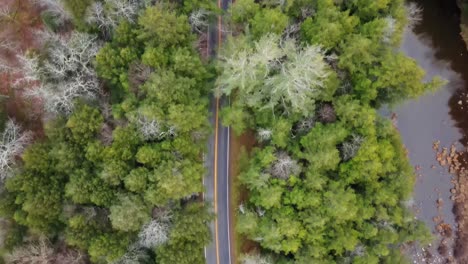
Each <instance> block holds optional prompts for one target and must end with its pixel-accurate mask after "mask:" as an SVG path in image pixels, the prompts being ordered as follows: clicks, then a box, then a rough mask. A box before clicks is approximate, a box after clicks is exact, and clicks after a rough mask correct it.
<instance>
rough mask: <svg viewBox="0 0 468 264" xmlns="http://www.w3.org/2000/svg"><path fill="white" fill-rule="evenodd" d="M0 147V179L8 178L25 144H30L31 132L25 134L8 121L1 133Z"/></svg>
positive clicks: (16, 125)
mask: <svg viewBox="0 0 468 264" xmlns="http://www.w3.org/2000/svg"><path fill="white" fill-rule="evenodd" d="M1 139H2V141H1V143H0V144H1V145H0V179H1V180H4V179H5V178H7V177H8V176H10V174H11V171H12V167H11V166H12V165H13V164H14V163H15V159H16V157H17V156H18V155H20V154H21V153H22V152H23V150H24V148H25V147H26V145H27V144H29V143H30V142H31V139H32V134H31V132H27V131H26V132H25V131H23V130H22V129H21V127H20V126H19V125H18V124H16V123H15V122H14V121H13V120H11V119H10V120H8V121H7V123H6V125H5V130H4V131H3V133H2V138H1Z"/></svg>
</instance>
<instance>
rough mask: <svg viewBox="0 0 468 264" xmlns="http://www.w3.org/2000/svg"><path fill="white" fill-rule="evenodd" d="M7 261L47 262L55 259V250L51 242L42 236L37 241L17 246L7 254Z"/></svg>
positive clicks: (41, 263) (40, 263)
mask: <svg viewBox="0 0 468 264" xmlns="http://www.w3.org/2000/svg"><path fill="white" fill-rule="evenodd" d="M5 259H6V262H7V263H37V264H47V263H52V262H53V261H54V250H53V248H52V247H51V246H50V244H49V242H48V241H47V240H46V239H45V238H43V237H41V239H40V240H39V241H37V242H33V243H30V244H28V245H26V246H24V247H20V248H16V249H15V250H14V251H13V252H11V253H9V254H7V255H6V256H5Z"/></svg>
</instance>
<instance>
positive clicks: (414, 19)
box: [405, 2, 423, 29]
mask: <svg viewBox="0 0 468 264" xmlns="http://www.w3.org/2000/svg"><path fill="white" fill-rule="evenodd" d="M405 8H406V17H407V19H408V24H407V25H406V27H407V28H409V29H413V28H414V27H415V26H417V25H418V24H419V23H420V22H421V21H422V13H423V9H422V7H421V6H419V5H418V4H416V3H414V2H410V3H407V4H405Z"/></svg>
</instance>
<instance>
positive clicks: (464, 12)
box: [457, 0, 468, 48]
mask: <svg viewBox="0 0 468 264" xmlns="http://www.w3.org/2000/svg"><path fill="white" fill-rule="evenodd" d="M457 5H458V8H459V9H460V31H461V33H460V34H461V36H462V38H463V40H464V41H465V44H466V45H467V48H468V1H467V0H457Z"/></svg>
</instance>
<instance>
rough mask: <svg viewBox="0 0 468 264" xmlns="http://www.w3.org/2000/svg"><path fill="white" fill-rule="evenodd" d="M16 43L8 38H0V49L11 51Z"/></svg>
mask: <svg viewBox="0 0 468 264" xmlns="http://www.w3.org/2000/svg"><path fill="white" fill-rule="evenodd" d="M15 44H16V43H15V42H13V41H11V40H10V39H0V49H3V50H6V51H12V50H13V49H15V46H16V45H15Z"/></svg>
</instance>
